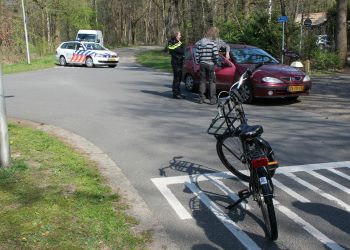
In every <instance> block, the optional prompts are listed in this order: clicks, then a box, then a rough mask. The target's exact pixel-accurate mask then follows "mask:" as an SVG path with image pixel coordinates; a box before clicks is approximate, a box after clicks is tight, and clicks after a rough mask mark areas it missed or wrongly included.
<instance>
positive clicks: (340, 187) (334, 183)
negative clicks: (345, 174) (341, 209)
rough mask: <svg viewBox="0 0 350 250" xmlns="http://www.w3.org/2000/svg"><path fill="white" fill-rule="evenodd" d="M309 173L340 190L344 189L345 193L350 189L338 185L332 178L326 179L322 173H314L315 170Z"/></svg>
mask: <svg viewBox="0 0 350 250" xmlns="http://www.w3.org/2000/svg"><path fill="white" fill-rule="evenodd" d="M310 174H311V175H313V176H315V177H317V178H318V179H320V180H322V181H324V182H326V183H328V184H329V185H332V186H333V187H336V188H338V189H340V190H341V191H344V192H345V193H347V194H350V189H349V188H347V187H345V186H343V185H340V184H339V183H337V182H335V181H333V180H330V179H328V178H327V177H325V176H324V175H321V174H319V173H316V172H315V171H312V172H310Z"/></svg>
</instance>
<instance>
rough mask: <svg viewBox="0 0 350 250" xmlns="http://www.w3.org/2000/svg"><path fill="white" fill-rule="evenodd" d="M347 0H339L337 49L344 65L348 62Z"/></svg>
mask: <svg viewBox="0 0 350 250" xmlns="http://www.w3.org/2000/svg"><path fill="white" fill-rule="evenodd" d="M346 15H347V0H337V39H336V50H337V52H338V56H339V60H340V64H341V66H342V67H345V66H346V63H347V44H348V42H347V30H346V25H347V21H346Z"/></svg>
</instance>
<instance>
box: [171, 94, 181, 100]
mask: <svg viewBox="0 0 350 250" xmlns="http://www.w3.org/2000/svg"><path fill="white" fill-rule="evenodd" d="M173 97H174V98H175V99H184V96H182V95H180V94H177V95H173Z"/></svg>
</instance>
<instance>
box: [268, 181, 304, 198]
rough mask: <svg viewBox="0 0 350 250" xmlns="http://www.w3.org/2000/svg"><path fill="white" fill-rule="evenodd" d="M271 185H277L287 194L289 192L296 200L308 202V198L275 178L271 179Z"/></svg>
mask: <svg viewBox="0 0 350 250" xmlns="http://www.w3.org/2000/svg"><path fill="white" fill-rule="evenodd" d="M273 185H275V186H277V187H279V188H280V189H282V190H283V191H284V192H286V193H287V194H289V195H290V196H292V197H293V198H295V199H296V200H298V201H300V202H304V203H306V202H310V200H308V199H306V198H305V197H304V196H302V195H300V194H298V193H297V192H295V191H294V190H292V189H291V188H289V187H287V186H286V185H284V184H282V183H281V182H279V181H278V180H276V179H273Z"/></svg>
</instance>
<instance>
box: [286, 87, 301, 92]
mask: <svg viewBox="0 0 350 250" xmlns="http://www.w3.org/2000/svg"><path fill="white" fill-rule="evenodd" d="M288 91H289V92H300V91H304V86H289V87H288Z"/></svg>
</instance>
